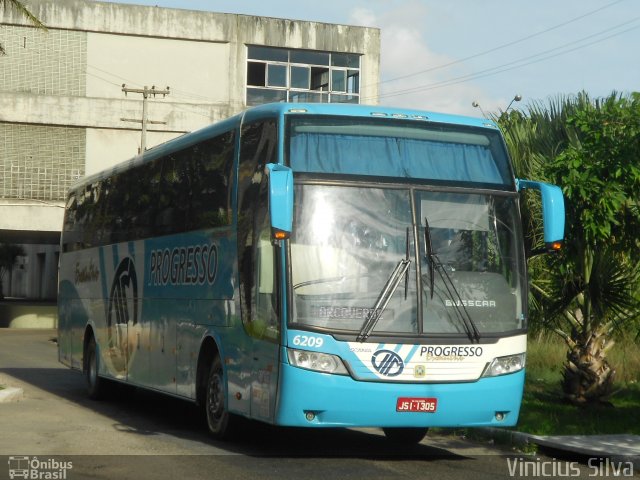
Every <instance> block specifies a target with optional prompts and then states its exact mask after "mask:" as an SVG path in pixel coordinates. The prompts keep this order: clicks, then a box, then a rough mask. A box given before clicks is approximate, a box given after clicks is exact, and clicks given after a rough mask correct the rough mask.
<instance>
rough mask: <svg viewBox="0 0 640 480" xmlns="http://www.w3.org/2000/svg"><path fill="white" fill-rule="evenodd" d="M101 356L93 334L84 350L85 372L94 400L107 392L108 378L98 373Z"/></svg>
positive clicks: (88, 390)
mask: <svg viewBox="0 0 640 480" xmlns="http://www.w3.org/2000/svg"><path fill="white" fill-rule="evenodd" d="M99 371H100V358H99V356H98V348H97V345H96V340H95V338H94V337H93V335H91V337H89V340H88V341H87V346H86V348H85V351H84V374H85V378H86V379H87V393H88V395H89V398H90V399H92V400H102V399H103V398H104V397H105V394H106V392H107V380H105V379H103V378H101V377H100V375H98V372H99Z"/></svg>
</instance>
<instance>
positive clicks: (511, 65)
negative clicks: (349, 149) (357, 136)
mask: <svg viewBox="0 0 640 480" xmlns="http://www.w3.org/2000/svg"><path fill="white" fill-rule="evenodd" d="M638 19H640V17H635V18H633V19H631V20H628V21H626V22H623V23H621V24H618V25H616V26H613V27H610V28H607V29H605V30H602V31H600V32H598V33H594V34H591V35H587V36H585V37H582V38H580V39H577V40H574V41H572V42H568V43H565V44H563V45H560V46H557V47H554V48H550V49H548V50H543V51H541V52H538V53H535V54H533V55H529V56H527V57H523V58H520V59H517V60H514V61H511V62H508V63H504V64H501V65H497V66H495V67H491V68H487V69H485V70H480V71H478V72H475V73H470V74H466V75H462V76H459V77H453V78H450V79H447V80H442V81H439V82H434V83H427V84H423V85H418V86H415V87H411V88H405V89H401V90H396V91H392V92H388V93H384V94H379V95H377V96H375V97H366V98H362V100H372V99H380V98H389V97H396V96H401V95H407V94H411V93H416V92H420V91H424V90H433V89H436V88H442V87H447V86H450V85H456V84H459V83H464V82H468V81H470V80H475V79H478V78H484V77H487V76H491V75H497V74H499V73H503V72H506V71H510V70H514V69H516V68H521V67H525V66H527V65H531V64H534V63H539V62H541V61H544V60H548V59H550V58H554V57H557V56H560V55H565V54H567V53H571V52H574V51H576V50H580V49H582V48H586V47H589V46H591V45H594V44H597V43H600V42H603V41H605V40H608V39H610V38H613V37H616V36H618V35H622V34H624V33H627V32H629V31H631V30H635V29H636V28H638V27H640V25H635V26H633V27H630V28H627V29H625V30H621V31H619V32H616V33H613V34H611V35H607V36H605V37H602V38H599V39H597V40H594V41H592V42H588V43H585V44H583V45H578V46H577V47H574V48H571V49H568V50H563V51H561V52H558V53H555V54H554V53H553V52H556V51H558V50H562V49H566V48H567V47H569V46H571V45H575V44H577V43H580V42H584V41H585V40H588V39H590V38H594V37H600V36H602V35H604V34H606V33H607V32H610V31H613V30H616V29H619V28H621V27H623V26H625V25H628V24H630V23H633V22H635V21H637V20H638ZM549 54H550V55H549ZM537 57H542V58H538V59H537V60H532V61H529V62H527V60H531V59H535V58H537Z"/></svg>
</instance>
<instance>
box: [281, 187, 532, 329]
mask: <svg viewBox="0 0 640 480" xmlns="http://www.w3.org/2000/svg"><path fill="white" fill-rule="evenodd" d="M412 197H413V198H412ZM295 198H296V208H295V219H294V225H295V228H294V232H293V234H292V237H291V242H290V249H291V250H290V251H291V275H292V287H293V288H292V289H293V317H292V319H291V322H292V323H294V324H296V325H297V326H298V327H312V328H313V327H315V328H322V329H328V330H331V331H349V332H355V333H358V332H360V331H361V330H362V328H363V325H364V324H365V322H366V321H367V319H369V318H370V316H372V315H376V317H377V321H376V324H375V326H374V328H373V334H385V335H392V334H397V335H411V334H416V335H419V334H452V335H454V336H457V335H459V334H460V335H465V334H468V333H469V327H468V323H469V322H471V323H472V324H473V325H474V328H477V330H478V333H479V335H482V334H487V333H501V332H508V331H513V330H519V329H523V328H524V327H525V324H524V310H523V309H524V306H523V299H524V298H526V297H525V296H524V291H523V288H524V287H525V282H524V280H523V273H524V271H523V266H522V265H521V262H520V260H519V259H520V258H522V255H521V252H519V251H518V249H519V247H518V245H520V243H521V238H519V235H520V234H519V230H518V229H516V228H515V225H517V222H518V215H517V211H516V208H517V203H516V202H515V199H514V198H513V197H511V196H509V195H495V194H486V193H484V194H479V193H458V192H456V193H451V192H447V191H441V192H440V191H433V190H422V189H420V188H401V187H397V186H389V187H385V186H378V187H375V188H374V187H371V186H370V185H368V186H366V187H359V186H353V185H344V186H339V185H326V184H325V185H319V184H313V183H311V182H309V183H299V184H297V185H296V189H295ZM414 210H415V211H414ZM413 218H416V219H418V221H419V224H417V223H416V224H414V222H413V220H412V219H413ZM427 241H429V242H431V248H430V250H431V251H430V252H428V251H427V249H426V245H427ZM429 253H431V255H429ZM405 258H407V259H409V260H411V263H410V265H409V267H408V269H407V270H406V272H405V273H404V276H403V278H401V279H400V282H399V284H398V285H397V286H396V288H395V289H394V290H393V292H390V294H391V295H390V298H389V299H388V303H386V305H384V306H381V305H379V304H377V300H378V299H379V297H380V296H381V292H382V291H383V290H384V288H385V286H386V285H387V284H388V281H389V278H390V276H391V275H392V274H393V273H394V270H395V269H396V267H397V266H398V263H399V261H401V260H402V259H405ZM375 308H378V309H381V311H375ZM345 333H346V332H345Z"/></svg>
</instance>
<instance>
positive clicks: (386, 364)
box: [371, 350, 404, 377]
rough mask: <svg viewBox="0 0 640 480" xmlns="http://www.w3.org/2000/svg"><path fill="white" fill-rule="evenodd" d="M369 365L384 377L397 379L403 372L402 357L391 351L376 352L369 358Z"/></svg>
mask: <svg viewBox="0 0 640 480" xmlns="http://www.w3.org/2000/svg"><path fill="white" fill-rule="evenodd" d="M371 364H372V365H373V368H375V369H376V370H377V371H378V372H380V373H381V374H382V375H384V376H385V377H397V376H398V375H400V374H401V373H402V370H404V362H403V361H402V357H400V355H398V354H397V353H396V352H392V351H391V350H378V351H377V352H376V353H374V354H373V356H372V357H371Z"/></svg>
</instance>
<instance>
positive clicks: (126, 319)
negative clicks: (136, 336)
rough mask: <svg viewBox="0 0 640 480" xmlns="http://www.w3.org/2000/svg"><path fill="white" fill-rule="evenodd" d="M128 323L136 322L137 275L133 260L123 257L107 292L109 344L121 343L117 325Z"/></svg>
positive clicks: (133, 323)
mask: <svg viewBox="0 0 640 480" xmlns="http://www.w3.org/2000/svg"><path fill="white" fill-rule="evenodd" d="M129 323H131V324H132V325H135V324H136V323H138V277H137V275H136V268H135V265H134V263H133V260H132V259H131V258H130V257H125V258H124V259H122V261H121V262H120V264H119V265H118V268H117V269H116V272H115V274H114V276H113V282H112V283H111V293H110V294H109V310H108V313H107V331H108V335H109V343H110V344H111V345H114V344H115V345H122V342H123V341H124V339H121V338H120V331H119V329H118V325H127V324H129ZM114 330H115V335H114ZM114 336H115V338H114Z"/></svg>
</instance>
